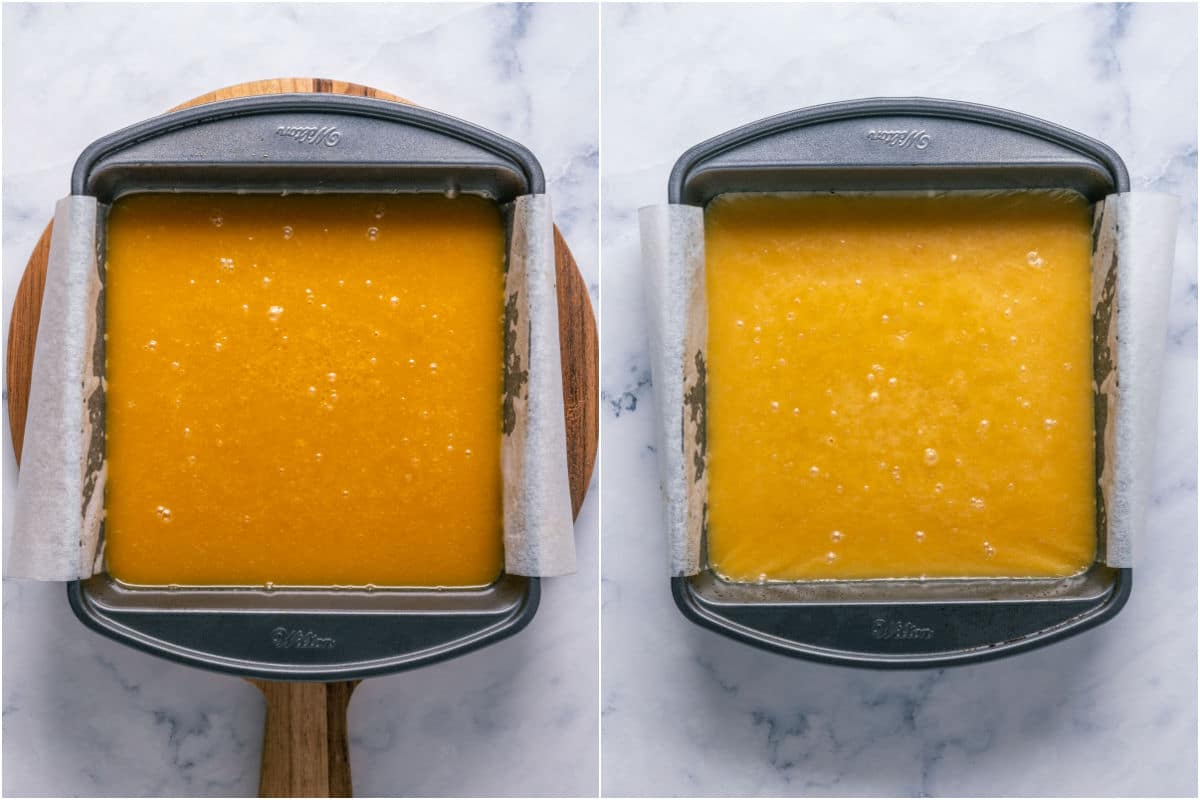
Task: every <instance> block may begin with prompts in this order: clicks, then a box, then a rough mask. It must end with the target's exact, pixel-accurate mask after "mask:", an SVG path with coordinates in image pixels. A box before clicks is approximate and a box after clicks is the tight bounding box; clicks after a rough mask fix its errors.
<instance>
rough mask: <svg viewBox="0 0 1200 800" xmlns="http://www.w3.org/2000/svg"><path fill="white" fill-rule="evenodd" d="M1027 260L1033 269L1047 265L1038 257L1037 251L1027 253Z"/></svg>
mask: <svg viewBox="0 0 1200 800" xmlns="http://www.w3.org/2000/svg"><path fill="white" fill-rule="evenodd" d="M1025 260H1026V261H1028V262H1029V266H1031V267H1040V266H1042V265H1043V264H1045V263H1046V262H1045V261H1044V260H1043V259H1042V257H1041V256H1040V255H1038V251H1037V250H1030V251H1029V252H1028V253H1026V254H1025Z"/></svg>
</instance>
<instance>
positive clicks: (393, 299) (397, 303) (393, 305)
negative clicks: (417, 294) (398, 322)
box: [388, 295, 400, 308]
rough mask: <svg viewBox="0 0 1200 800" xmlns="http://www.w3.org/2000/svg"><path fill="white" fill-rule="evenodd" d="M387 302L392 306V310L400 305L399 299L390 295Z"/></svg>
mask: <svg viewBox="0 0 1200 800" xmlns="http://www.w3.org/2000/svg"><path fill="white" fill-rule="evenodd" d="M388 302H390V303H391V304H392V308H395V307H396V306H398V305H400V298H399V297H397V296H396V295H392V298H391V300H389V301H388Z"/></svg>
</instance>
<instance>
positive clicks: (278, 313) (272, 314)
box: [267, 306, 283, 322]
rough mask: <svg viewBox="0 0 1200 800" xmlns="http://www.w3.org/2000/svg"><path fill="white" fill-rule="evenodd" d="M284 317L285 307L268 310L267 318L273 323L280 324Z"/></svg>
mask: <svg viewBox="0 0 1200 800" xmlns="http://www.w3.org/2000/svg"><path fill="white" fill-rule="evenodd" d="M282 316H283V306H271V307H270V308H268V309H267V317H268V318H269V319H270V320H271V322H278V321H279V318H280V317H282Z"/></svg>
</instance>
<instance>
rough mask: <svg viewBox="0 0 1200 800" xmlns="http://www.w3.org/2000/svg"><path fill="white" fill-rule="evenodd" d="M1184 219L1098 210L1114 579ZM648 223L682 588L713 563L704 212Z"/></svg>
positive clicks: (1134, 195) (1102, 514)
mask: <svg viewBox="0 0 1200 800" xmlns="http://www.w3.org/2000/svg"><path fill="white" fill-rule="evenodd" d="M1177 216H1178V201H1177V200H1176V199H1175V198H1173V197H1170V196H1168V195H1161V194H1154V193H1149V192H1127V193H1123V194H1117V195H1110V196H1109V197H1107V198H1105V199H1103V200H1101V201H1099V202H1098V203H1096V205H1095V221H1094V225H1093V256H1092V272H1093V278H1092V287H1093V288H1092V309H1093V322H1094V331H1095V339H1094V342H1093V345H1094V361H1095V370H1094V375H1095V378H1094V389H1095V393H1096V404H1095V408H1096V432H1097V433H1096V474H1097V481H1098V492H1097V512H1098V517H1097V525H1098V528H1099V531H1100V539H1099V541H1100V546H1099V553H1098V558H1099V560H1101V561H1103V562H1104V563H1106V564H1108V565H1109V566H1113V567H1131V566H1133V564H1134V559H1135V554H1136V551H1137V546H1136V542H1137V540H1138V539H1139V538H1140V537H1141V530H1142V528H1143V526H1144V524H1145V507H1146V499H1147V495H1148V493H1149V490H1150V481H1151V475H1150V466H1151V463H1152V456H1153V447H1154V439H1155V427H1156V423H1157V415H1158V405H1159V396H1160V393H1161V376H1162V358H1163V346H1164V342H1165V339H1166V317H1167V305H1168V300H1169V294H1170V285H1171V270H1172V267H1173V264H1174V247H1175V224H1176V218H1177ZM639 220H640V223H641V235H642V262H643V268H644V272H645V276H646V277H645V280H646V305H647V311H648V314H649V321H650V368H651V373H652V376H653V379H654V393H655V398H656V401H657V402H656V406H657V407H656V414H657V417H658V467H659V478H660V481H661V483H662V491H663V500H664V509H665V522H666V529H667V537H668V549H669V553H670V565H669V566H670V571H671V575H672V576H687V575H695V574H697V573H699V572H700V571H702V570H703V568H704V566H705V560H706V559H705V557H704V554H703V552H702V544H703V540H704V530H705V526H706V522H707V502H706V500H707V495H708V486H707V480H708V478H707V472H706V453H705V443H704V436H705V430H704V429H705V410H704V383H705V366H704V365H705V345H706V342H705V340H706V335H707V334H706V325H707V322H706V321H707V315H708V311H707V305H706V302H707V301H706V298H705V293H704V284H705V279H704V212H703V209H701V208H698V207H695V206H688V205H677V204H670V205H659V206H648V207H646V208H643V209H641V211H640V213H639ZM1118 377H1119V380H1118Z"/></svg>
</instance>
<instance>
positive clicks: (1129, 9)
mask: <svg viewBox="0 0 1200 800" xmlns="http://www.w3.org/2000/svg"><path fill="white" fill-rule="evenodd" d="M601 24H602V37H603V42H602V52H603V57H604V70H603V89H602V93H603V94H602V104H603V115H602V122H601V127H602V136H601V142H602V145H603V158H602V196H603V204H602V216H603V222H604V224H603V237H602V242H601V247H602V254H603V261H604V281H603V290H602V296H603V309H604V332H603V334H602V347H603V354H604V355H603V368H602V375H601V386H602V390H603V402H602V406H603V409H604V414H603V416H602V420H601V425H602V431H603V433H602V440H603V446H604V461H603V474H602V484H603V487H604V498H603V501H602V503H603V510H602V514H603V526H604V537H603V544H602V548H601V549H602V561H603V579H602V583H601V596H602V605H603V611H602V620H603V621H602V625H603V630H604V637H603V643H602V646H601V649H602V657H603V667H602V673H601V674H602V683H603V688H602V727H603V733H602V741H603V754H604V755H603V767H602V772H603V774H602V778H603V788H604V793H605V794H606V795H631V794H633V795H678V794H685V795H714V794H715V795H771V794H788V795H808V794H821V795H859V794H862V795H902V796H904V795H979V794H982V795H1008V794H1017V795H1046V794H1049V795H1113V794H1116V795H1142V796H1150V795H1189V794H1190V795H1193V796H1194V795H1195V792H1196V788H1197V787H1196V450H1195V447H1196V160H1197V157H1196V103H1195V100H1196V42H1195V32H1196V9H1195V7H1194V6H1190V7H1189V6H1182V5H1175V6H1169V7H1167V6H1149V5H1136V4H1135V5H1132V6H1117V5H1103V6H1099V5H1097V6H1091V7H1081V6H1051V5H1042V6H997V5H989V6H979V5H976V6H971V7H956V6H944V5H938V6H918V5H887V6H866V5H849V4H847V5H844V6H840V7H828V6H821V5H803V6H800V5H797V6H788V5H771V6H754V7H747V6H743V7H736V8H735V7H729V6H697V5H691V6H689V5H673V6H669V7H659V6H640V7H628V6H608V7H606V8H605V9H604V11H603V18H602V23H601ZM887 95H892V96H912V95H922V96H929V97H946V98H953V99H959V100H969V101H974V102H979V103H985V104H989V105H996V106H1001V107H1005V108H1011V109H1014V110H1018V111H1022V112H1025V113H1028V114H1032V115H1035V116H1038V117H1042V118H1044V119H1048V120H1051V121H1054V122H1057V123H1059V124H1062V125H1066V126H1067V127H1070V128H1074V129H1076V130H1079V131H1083V132H1085V133H1087V134H1090V135H1092V136H1095V137H1098V138H1100V139H1102V140H1104V141H1106V142H1108V143H1109V144H1110V145H1112V146H1113V147H1114V148H1116V150H1117V151H1118V152H1119V153H1120V154H1121V155H1122V156H1123V157H1124V159H1125V161H1126V163H1127V165H1128V167H1129V171H1130V175H1131V178H1132V184H1133V188H1135V189H1154V190H1161V191H1167V192H1171V193H1174V194H1176V195H1178V196H1179V197H1181V198H1182V199H1183V204H1182V215H1181V222H1180V229H1179V236H1178V244H1177V257H1176V267H1175V280H1174V285H1173V294H1172V300H1171V309H1170V324H1169V336H1170V339H1169V343H1168V353H1167V359H1166V366H1165V376H1164V381H1165V387H1164V399H1163V404H1162V413H1161V418H1160V430H1161V433H1160V435H1159V437H1158V443H1157V455H1156V458H1155V465H1154V480H1153V487H1154V488H1153V502H1152V508H1151V510H1150V516H1149V521H1148V523H1149V524H1148V528H1147V531H1148V533H1147V536H1146V540H1147V541H1146V546H1145V549H1144V550H1145V552H1144V559H1143V560H1142V562H1141V564H1140V565H1139V567H1138V569H1137V570H1136V581H1135V582H1134V589H1133V595H1132V598H1131V599H1130V601H1129V604H1128V605H1127V606H1126V608H1125V609H1124V610H1123V611H1122V612H1121V614H1120V615H1119V616H1118V617H1117V618H1116V619H1114V620H1113V621H1111V622H1109V623H1107V624H1105V625H1103V626H1101V627H1099V628H1096V629H1094V630H1092V631H1089V632H1087V633H1084V634H1082V635H1080V636H1078V637H1076V638H1073V639H1070V640H1068V641H1065V642H1062V643H1059V644H1056V645H1053V646H1050V647H1048V648H1045V649H1042V650H1038V651H1034V652H1030V653H1026V654H1022V655H1018V656H1014V657H1011V658H1008V659H1004V660H1000V661H996V662H991V663H986V664H981V665H976V666H966V667H958V668H952V669H946V670H928V671H917V672H889V673H881V672H871V671H864V670H857V669H846V668H839V667H830V666H822V665H816V664H811V663H806V662H801V661H795V660H790V659H787V658H785V657H782V656H778V655H773V654H770V653H766V652H761V651H758V650H756V649H753V648H751V647H748V646H746V645H743V644H739V643H737V642H734V641H732V640H729V639H725V638H722V637H720V636H717V635H716V634H713V633H710V632H708V631H706V630H703V629H701V628H699V627H697V626H696V625H693V624H692V623H690V622H688V621H686V620H685V619H684V618H683V617H682V616H681V615H680V614H679V612H678V611H677V610H676V609H675V606H674V604H673V603H672V600H671V596H670V592H669V585H668V581H667V561H666V546H665V537H664V534H663V525H662V521H661V517H660V499H659V494H658V488H657V478H656V473H655V453H654V452H653V450H652V444H653V428H652V416H651V411H650V406H651V404H652V402H653V389H652V386H651V381H650V368H649V362H648V359H647V353H646V321H645V315H644V313H643V298H642V283H641V274H640V263H639V251H638V232H637V219H636V210H637V209H638V207H640V206H643V205H647V204H652V203H662V202H666V186H667V175H668V173H669V171H670V168H671V165H672V164H673V163H674V161H675V159H676V158H677V157H678V156H679V155H680V154H681V153H682V152H683V151H684V150H685V149H686V148H687V147H689V146H691V145H693V144H696V143H698V142H700V141H702V140H704V139H706V138H708V137H710V136H713V135H715V134H718V133H720V132H722V131H726V130H728V129H730V128H733V127H736V126H738V125H741V124H743V123H746V122H750V121H752V120H755V119H759V118H761V117H765V116H769V115H771V114H774V113H778V112H781V111H785V110H788V109H793V108H800V107H804V106H809V105H815V104H818V103H822V102H829V101H834V100H845V99H851V98H857V97H871V96H887Z"/></svg>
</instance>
